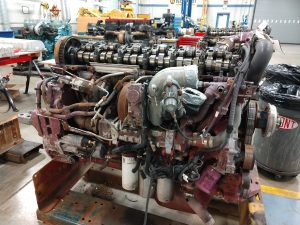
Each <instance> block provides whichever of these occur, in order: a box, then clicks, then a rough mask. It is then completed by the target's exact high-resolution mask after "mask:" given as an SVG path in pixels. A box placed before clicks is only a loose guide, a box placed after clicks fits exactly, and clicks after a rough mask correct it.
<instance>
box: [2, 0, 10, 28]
mask: <svg viewBox="0 0 300 225" xmlns="http://www.w3.org/2000/svg"><path fill="white" fill-rule="evenodd" d="M6 4H7V3H6V1H5V0H0V16H1V21H2V26H3V30H10V22H9V16H8V13H7V12H8V10H7V7H6Z"/></svg>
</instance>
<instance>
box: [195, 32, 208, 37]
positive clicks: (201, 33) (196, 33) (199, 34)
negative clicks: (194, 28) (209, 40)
mask: <svg viewBox="0 0 300 225" xmlns="http://www.w3.org/2000/svg"><path fill="white" fill-rule="evenodd" d="M205 34H206V33H205V32H203V31H199V32H195V36H197V37H203V36H205Z"/></svg>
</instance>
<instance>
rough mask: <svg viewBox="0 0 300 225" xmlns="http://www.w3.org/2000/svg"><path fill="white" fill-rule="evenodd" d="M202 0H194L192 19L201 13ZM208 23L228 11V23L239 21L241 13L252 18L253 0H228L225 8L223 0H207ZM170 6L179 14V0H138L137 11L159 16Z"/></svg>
mask: <svg viewBox="0 0 300 225" xmlns="http://www.w3.org/2000/svg"><path fill="white" fill-rule="evenodd" d="M202 2H203V1H202V0H194V4H193V9H192V19H193V20H194V21H197V19H199V18H200V17H201V13H202ZM208 2H209V4H208V16H207V22H208V25H210V26H212V27H215V26H216V19H217V13H224V12H225V13H230V19H229V20H230V24H231V22H232V21H233V20H235V21H237V22H240V21H241V20H242V16H243V15H248V16H249V18H248V21H249V24H250V21H251V20H252V15H253V8H254V0H229V1H228V6H227V8H224V7H223V3H224V1H223V0H209V1H208ZM168 8H170V9H171V12H172V13H175V15H176V17H180V16H181V0H175V4H170V0H159V1H154V0H139V3H138V11H139V13H150V14H151V16H152V17H161V16H162V14H163V13H164V12H166V11H167V9H168Z"/></svg>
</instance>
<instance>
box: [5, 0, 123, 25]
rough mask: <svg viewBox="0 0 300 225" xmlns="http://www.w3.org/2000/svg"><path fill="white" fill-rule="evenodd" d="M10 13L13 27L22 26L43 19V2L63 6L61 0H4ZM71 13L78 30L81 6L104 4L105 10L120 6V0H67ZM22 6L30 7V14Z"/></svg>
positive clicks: (72, 21) (73, 23)
mask: <svg viewBox="0 0 300 225" xmlns="http://www.w3.org/2000/svg"><path fill="white" fill-rule="evenodd" d="M4 1H6V7H7V11H8V15H9V21H10V24H11V27H12V28H13V27H22V26H23V24H24V20H35V19H42V18H43V12H42V9H41V7H40V4H41V2H48V4H49V6H50V7H52V5H57V6H58V7H59V8H61V0H4ZM67 2H68V5H69V8H70V14H71V25H72V27H73V30H74V31H76V18H77V13H78V9H79V8H80V7H94V6H95V5H102V6H104V11H109V10H111V9H115V8H118V5H119V3H118V0H102V1H101V3H99V1H97V0H67ZM22 6H25V7H28V8H29V14H24V13H23V12H22ZM0 30H2V21H0Z"/></svg>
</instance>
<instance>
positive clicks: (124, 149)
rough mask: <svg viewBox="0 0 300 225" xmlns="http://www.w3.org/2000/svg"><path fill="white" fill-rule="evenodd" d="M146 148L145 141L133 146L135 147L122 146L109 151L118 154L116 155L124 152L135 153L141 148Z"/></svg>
mask: <svg viewBox="0 0 300 225" xmlns="http://www.w3.org/2000/svg"><path fill="white" fill-rule="evenodd" d="M146 146H147V141H143V142H142V143H140V144H135V145H122V146H119V147H116V148H114V149H112V150H111V152H112V153H113V154H118V153H125V152H136V151H138V150H140V149H142V148H145V147H146Z"/></svg>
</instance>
